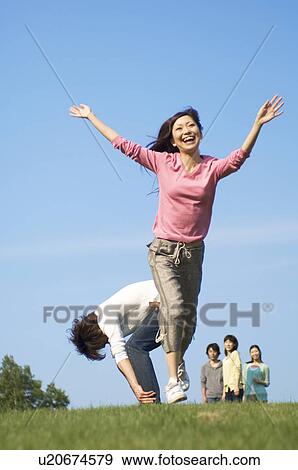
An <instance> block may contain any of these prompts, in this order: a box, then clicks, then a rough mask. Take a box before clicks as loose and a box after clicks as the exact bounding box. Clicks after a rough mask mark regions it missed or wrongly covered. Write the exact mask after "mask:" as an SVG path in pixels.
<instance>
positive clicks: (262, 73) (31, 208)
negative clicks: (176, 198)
mask: <svg viewBox="0 0 298 470" xmlns="http://www.w3.org/2000/svg"><path fill="white" fill-rule="evenodd" d="M25 24H27V25H28V27H30V29H31V31H32V32H33V33H34V35H35V37H36V38H37V40H38V41H39V43H40V46H41V47H42V48H43V49H44V51H45V52H46V54H47V57H48V59H49V60H50V61H51V62H52V63H53V65H54V67H55V69H56V71H57V73H58V75H59V76H60V77H61V79H62V80H63V82H64V83H65V85H66V87H67V89H68V91H69V93H70V94H71V95H72V96H73V97H74V98H75V100H76V102H77V103H86V104H89V105H91V107H92V108H93V110H94V112H95V113H96V114H97V115H98V116H99V117H101V118H102V119H103V120H104V121H106V122H107V123H108V124H110V125H111V126H112V127H114V128H115V129H116V130H117V131H118V132H119V133H120V134H122V135H124V136H125V137H128V138H131V139H133V140H135V141H137V142H140V143H142V144H144V145H146V144H148V143H149V141H150V137H148V136H152V135H156V133H157V132H158V129H159V126H160V124H161V123H162V122H163V121H164V120H165V119H166V118H167V117H168V116H170V115H171V114H173V113H175V112H177V111H178V110H180V109H183V108H185V107H186V106H188V105H192V106H194V107H195V108H197V109H198V110H199V113H200V116H201V120H202V123H203V126H204V128H205V130H206V129H207V128H208V126H209V124H210V123H211V122H212V120H213V118H214V116H215V115H216V113H217V112H218V110H219V109H220V107H221V105H222V104H223V103H224V101H225V99H226V98H227V96H228V95H229V93H230V91H231V90H232V89H233V87H234V86H235V84H236V82H237V80H238V79H239V77H240V76H241V74H242V73H243V71H244V69H245V67H246V66H247V65H248V63H249V62H250V60H251V58H252V57H253V55H254V54H255V53H256V51H257V49H258V47H259V45H260V44H261V42H262V40H263V39H264V38H265V36H266V34H267V33H268V31H269V30H270V28H271V26H272V25H274V29H273V31H272V33H271V34H270V36H269V38H268V40H267V41H266V43H265V45H264V46H263V48H262V49H261V51H260V52H259V53H258V55H257V56H256V58H255V60H254V61H253V63H252V65H251V66H250V67H249V69H248V71H247V72H246V74H245V75H244V77H243V78H242V80H241V82H240V83H239V85H238V87H237V88H236V90H235V92H234V93H233V95H232V96H231V98H230V99H229V101H228V103H227V105H226V106H225V108H224V109H223V111H222V112H221V114H220V116H219V117H218V119H217V120H216V122H215V124H214V125H213V127H212V128H211V130H210V132H208V135H207V136H206V138H205V139H204V140H203V142H202V145H201V152H202V153H206V154H209V155H214V156H217V157H219V158H221V157H224V156H226V155H227V154H228V153H229V152H230V151H231V150H233V149H235V148H237V147H240V146H241V144H242V142H243V140H244V138H245V136H246V134H247V133H248V131H249V129H250V126H251V125H252V123H253V120H254V117H255V115H256V112H257V111H258V109H259V107H260V106H261V105H262V104H263V102H264V101H265V100H266V99H268V98H271V96H272V95H274V94H275V93H277V94H280V95H282V96H284V98H285V100H286V108H285V113H284V114H283V115H282V116H281V117H280V118H278V119H276V120H274V121H273V122H271V123H269V124H268V125H266V126H265V127H264V128H263V129H262V132H261V135H260V137H259V140H258V142H257V144H256V147H255V149H254V151H253V153H252V155H251V158H250V159H249V161H247V162H246V164H245V166H243V167H242V168H241V170H240V171H239V172H238V173H236V174H234V175H231V176H230V177H228V178H226V179H224V180H223V181H221V182H220V184H219V186H218V189H217V196H216V201H215V204H214V211H213V219H212V224H211V227H210V231H209V234H208V236H207V238H206V240H205V242H206V256H205V260H204V275H203V284H202V292H201V295H200V304H201V306H202V305H205V304H206V303H210V302H212V303H213V302H223V303H226V304H227V307H226V308H224V309H223V310H222V311H220V312H215V311H214V312H213V313H212V317H213V318H214V319H215V318H216V319H225V320H227V322H229V307H228V305H229V304H230V303H238V306H239V309H240V310H241V309H242V310H247V309H249V308H250V307H251V304H252V303H257V302H259V303H260V304H263V303H266V304H268V303H270V304H273V309H272V310H271V311H270V312H266V311H264V310H261V324H260V327H257V328H256V327H252V326H251V322H250V320H248V319H242V320H240V321H239V324H238V326H237V327H231V326H230V325H229V323H228V324H227V326H225V327H224V328H215V327H210V326H207V325H204V324H203V323H202V322H199V325H198V329H197V332H196V336H195V341H194V342H193V343H192V345H191V347H190V349H189V351H188V353H187V357H186V360H187V364H188V369H189V372H190V374H191V378H192V387H191V389H190V391H189V394H188V396H189V399H190V400H191V401H194V400H196V401H199V400H200V384H199V373H200V367H201V365H202V364H203V362H205V360H206V356H205V348H206V345H207V344H208V343H209V342H215V341H216V342H218V343H219V344H220V345H221V346H222V340H223V337H224V336H225V335H226V334H227V333H231V334H234V335H236V336H237V337H238V339H239V343H240V346H239V351H240V354H241V357H242V359H243V360H248V348H249V346H250V345H251V344H253V343H257V344H259V345H260V346H261V349H262V351H263V358H264V361H265V362H267V363H268V364H269V366H270V369H271V376H272V381H271V387H270V389H269V397H270V399H271V400H273V401H288V400H297V399H298V379H297V374H296V372H295V371H296V365H295V362H296V336H297V329H298V320H297V297H296V290H297V287H296V285H297V260H298V257H297V244H298V219H297V195H298V194H297V181H296V179H297V171H298V164H297V158H296V157H297V155H296V153H297V152H296V142H295V135H296V133H297V132H296V124H297V104H298V103H297V60H296V44H297V35H298V33H297V31H298V29H297V5H296V2H294V1H289V2H287V4H286V7H285V5H284V4H282V3H281V2H277V1H272V2H270V4H269V2H262V3H261V2H259V1H257V0H252V1H251V2H250V3H249V5H248V4H245V3H243V2H236V1H227V2H221V1H213V2H212V3H211V2H209V3H206V2H194V1H193V2H189V3H185V2H180V1H176V0H175V1H173V0H172V1H170V0H165V1H163V2H160V1H157V0H153V1H151V2H150V3H148V4H143V3H140V2H137V1H128V2H120V1H118V2H117V1H111V2H98V1H94V0H91V1H89V2H87V3H86V2H78V1H77V2H73V1H64V2H58V1H57V0H54V1H53V2H48V3H43V4H41V3H40V2H38V1H28V2H26V3H24V4H22V3H19V2H14V1H13V2H10V3H8V2H6V4H3V5H2V15H1V28H0V35H1V44H2V51H1V56H2V74H1V89H2V93H1V100H2V119H1V123H2V124H1V130H2V132H1V150H2V151H1V185H0V205H1V221H2V230H1V233H0V277H1V285H0V288H1V310H2V313H1V318H2V334H1V342H0V353H1V354H0V355H1V357H3V355H4V354H11V355H13V356H14V357H15V359H16V361H17V362H18V363H19V364H22V365H24V364H29V365H30V366H31V368H32V371H33V373H34V374H35V375H36V377H37V378H39V379H41V380H42V381H43V383H44V385H45V384H46V383H49V382H50V381H51V380H52V379H53V377H54V376H55V374H56V372H57V371H58V369H59V367H60V366H61V364H62V363H63V361H64V359H65V358H66V357H67V355H68V353H69V352H71V351H72V346H71V345H70V344H69V343H68V342H67V340H66V329H67V328H69V327H70V325H71V321H69V322H68V323H64V324H61V323H60V324H58V323H55V322H54V321H53V320H52V319H49V320H48V322H47V323H44V322H43V306H46V305H77V304H79V305H89V304H97V303H100V302H101V301H103V300H104V299H105V298H107V297H108V296H110V295H111V294H112V293H113V292H114V291H116V290H118V289H119V288H121V287H123V286H124V285H126V284H129V283H131V282H135V281H138V280H144V279H149V278H150V270H149V267H148V266H147V249H146V246H145V244H146V243H148V242H149V241H150V240H151V239H152V237H153V235H152V231H151V228H152V224H153V220H154V216H155V212H156V207H157V197H156V196H155V195H151V196H148V193H149V192H150V191H151V189H152V184H153V181H154V180H153V177H152V176H151V175H148V174H147V173H146V172H145V171H142V169H141V168H140V167H139V166H138V165H137V164H135V163H134V162H132V161H130V160H129V159H127V158H125V157H123V156H122V155H121V154H120V153H118V152H116V151H115V150H113V149H112V147H111V145H110V144H109V143H108V142H106V141H104V140H103V138H101V137H100V136H99V135H98V138H99V140H100V142H101V144H102V146H103V148H104V149H105V151H106V152H107V154H108V156H109V158H110V159H111V161H112V162H113V164H114V165H115V167H116V168H117V171H118V173H119V174H120V175H121V179H122V181H120V180H119V178H118V177H117V176H116V174H115V173H114V171H113V169H112V168H111V166H110V164H109V163H108V161H107V160H106V158H105V156H104V155H103V152H102V151H101V149H100V148H99V146H98V145H97V144H96V142H95V141H94V139H93V138H92V136H91V135H90V133H89V132H88V129H87V128H86V127H85V126H84V123H83V121H82V120H78V119H74V118H71V117H69V116H68V109H69V106H70V104H71V103H70V101H69V98H68V96H67V95H66V93H65V91H64V90H63V88H62V87H61V84H60V83H59V82H58V80H57V78H56V76H55V75H54V73H53V72H52V70H51V69H50V67H49V65H48V64H47V63H46V61H45V59H44V58H43V56H42V55H41V53H40V51H39V49H38V48H37V46H36V44H35V43H34V41H33V40H32V37H31V36H30V35H29V33H28V31H27V29H26V28H25ZM4 44H5V47H4ZM295 279H296V281H295ZM3 322H4V325H3ZM153 360H154V362H155V364H156V370H157V374H158V377H159V379H160V385H161V387H163V386H164V384H165V381H166V368H165V363H164V360H163V354H162V351H161V349H159V350H157V351H155V352H154V354H153ZM292 362H293V364H292ZM56 384H57V386H59V387H61V388H63V389H65V390H66V392H67V393H68V395H69V396H70V399H71V405H72V406H73V407H85V406H89V405H91V404H92V405H94V406H97V405H101V404H120V403H125V404H130V403H134V402H135V400H134V397H133V396H132V394H131V392H130V390H129V387H128V385H127V384H126V382H125V381H124V379H123V378H122V376H121V375H120V374H119V373H118V371H117V369H116V367H115V365H114V363H113V360H112V358H111V357H110V355H109V354H108V357H107V358H106V359H105V360H104V361H102V362H101V363H90V362H88V361H87V360H85V358H82V357H79V356H77V355H76V354H75V353H74V352H72V354H71V356H70V358H69V359H68V361H67V363H66V364H65V366H64V368H63V369H62V371H61V372H60V373H59V375H58V377H57V379H56Z"/></svg>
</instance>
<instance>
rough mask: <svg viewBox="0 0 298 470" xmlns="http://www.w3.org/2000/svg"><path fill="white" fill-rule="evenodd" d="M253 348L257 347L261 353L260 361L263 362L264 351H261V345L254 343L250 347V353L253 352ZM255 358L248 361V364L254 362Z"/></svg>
mask: <svg viewBox="0 0 298 470" xmlns="http://www.w3.org/2000/svg"><path fill="white" fill-rule="evenodd" d="M253 348H256V349H257V350H258V351H259V354H260V362H263V361H262V352H261V349H260V346H258V345H257V344H252V345H251V347H250V348H249V354H250V353H251V350H252V349H253ZM252 362H253V360H252V359H251V360H250V361H247V362H246V364H252Z"/></svg>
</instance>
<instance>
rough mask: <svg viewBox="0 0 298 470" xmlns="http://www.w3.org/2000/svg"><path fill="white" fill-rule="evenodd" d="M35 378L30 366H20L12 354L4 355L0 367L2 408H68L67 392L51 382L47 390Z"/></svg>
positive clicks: (0, 400)
mask: <svg viewBox="0 0 298 470" xmlns="http://www.w3.org/2000/svg"><path fill="white" fill-rule="evenodd" d="M41 386H42V384H41V381H40V380H36V379H34V375H33V374H32V373H31V370H30V367H29V366H24V367H21V366H19V365H18V364H17V363H16V362H15V360H14V358H13V357H12V356H8V355H6V356H4V358H3V360H2V364H1V367H0V410H11V409H14V410H27V409H35V408H52V409H57V408H66V407H67V406H68V405H69V398H68V396H67V395H66V393H65V392H64V391H63V390H61V389H59V388H56V387H55V385H54V384H53V383H50V384H49V385H48V386H47V388H46V390H45V391H43V390H42V388H41Z"/></svg>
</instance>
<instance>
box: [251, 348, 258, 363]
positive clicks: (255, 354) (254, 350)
mask: <svg viewBox="0 0 298 470" xmlns="http://www.w3.org/2000/svg"><path fill="white" fill-rule="evenodd" d="M250 356H251V358H252V360H253V361H258V360H259V359H260V351H259V350H258V348H252V349H251V350H250Z"/></svg>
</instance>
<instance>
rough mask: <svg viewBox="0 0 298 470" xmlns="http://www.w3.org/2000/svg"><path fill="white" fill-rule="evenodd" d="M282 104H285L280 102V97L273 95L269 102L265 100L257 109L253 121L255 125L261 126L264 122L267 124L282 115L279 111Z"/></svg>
mask: <svg viewBox="0 0 298 470" xmlns="http://www.w3.org/2000/svg"><path fill="white" fill-rule="evenodd" d="M284 104H285V103H284V101H282V97H280V98H279V97H278V95H274V96H273V97H272V98H271V100H270V101H269V100H267V101H266V102H265V103H264V104H263V106H261V108H260V109H259V111H258V114H257V117H256V120H255V122H256V124H258V125H260V126H262V125H263V124H265V123H266V122H269V121H271V120H272V119H274V118H276V117H277V116H280V115H281V114H282V113H283V111H280V109H281V108H282V107H283V105H284Z"/></svg>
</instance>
